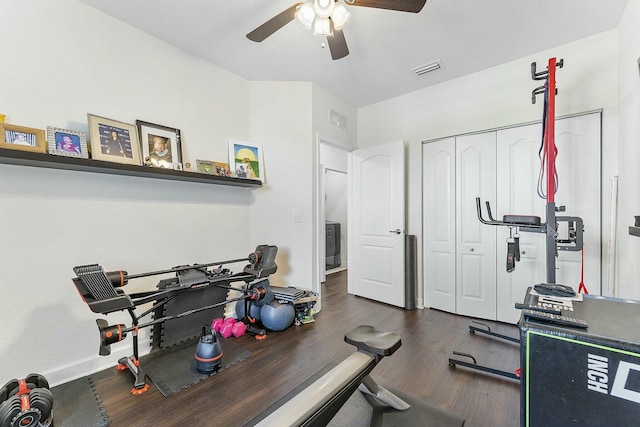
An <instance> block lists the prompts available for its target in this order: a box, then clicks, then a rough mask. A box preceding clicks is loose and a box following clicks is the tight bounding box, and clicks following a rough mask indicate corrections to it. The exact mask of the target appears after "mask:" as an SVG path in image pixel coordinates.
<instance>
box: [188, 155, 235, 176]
mask: <svg viewBox="0 0 640 427" xmlns="http://www.w3.org/2000/svg"><path fill="white" fill-rule="evenodd" d="M196 164H197V166H198V172H200V173H206V174H208V175H217V176H233V174H232V173H231V170H230V169H229V163H224V162H213V161H211V160H198V159H196Z"/></svg>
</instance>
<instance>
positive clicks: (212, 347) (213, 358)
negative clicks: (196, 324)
mask: <svg viewBox="0 0 640 427" xmlns="http://www.w3.org/2000/svg"><path fill="white" fill-rule="evenodd" d="M222 353H223V352H222V344H221V343H220V340H219V339H218V334H217V333H216V332H215V331H212V330H211V329H210V328H208V327H207V326H203V327H202V335H201V336H200V341H199V342H198V346H197V347H196V354H195V358H196V370H197V371H198V372H200V373H201V374H207V375H209V374H212V373H213V372H218V371H219V370H220V364H221V361H222Z"/></svg>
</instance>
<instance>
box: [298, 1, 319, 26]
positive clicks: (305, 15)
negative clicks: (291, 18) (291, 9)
mask: <svg viewBox="0 0 640 427" xmlns="http://www.w3.org/2000/svg"><path fill="white" fill-rule="evenodd" d="M295 17H296V20H297V21H298V22H299V23H300V24H301V25H302V26H303V27H304V28H306V29H307V30H309V29H311V25H312V24H313V20H314V19H315V17H316V12H315V11H314V10H313V2H312V1H306V2H304V3H302V4H301V5H300V6H298V10H296V13H295Z"/></svg>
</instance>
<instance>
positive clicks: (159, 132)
mask: <svg viewBox="0 0 640 427" xmlns="http://www.w3.org/2000/svg"><path fill="white" fill-rule="evenodd" d="M136 125H137V126H138V133H139V134H140V140H141V142H142V155H143V158H144V164H145V165H147V166H151V167H153V168H164V169H176V170H182V145H181V143H182V141H181V138H180V129H176V128H172V127H168V126H162V125H156V124H153V123H149V122H144V121H142V120H136Z"/></svg>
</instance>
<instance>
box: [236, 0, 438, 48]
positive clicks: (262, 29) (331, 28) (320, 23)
mask: <svg viewBox="0 0 640 427" xmlns="http://www.w3.org/2000/svg"><path fill="white" fill-rule="evenodd" d="M343 1H344V2H345V3H346V4H348V5H351V6H362V7H373V8H377V9H388V10H397V11H400V12H412V13H418V12H420V11H421V10H422V8H423V7H424V5H425V3H426V1H427V0H343ZM350 18H351V13H350V12H349V11H348V10H347V8H346V7H345V5H344V4H342V3H341V2H340V0H306V1H304V2H298V3H295V4H293V5H292V6H291V7H289V8H288V9H285V10H283V11H282V12H280V13H279V14H277V15H276V16H274V17H273V18H271V19H269V20H268V21H267V22H265V23H264V24H262V25H260V26H259V27H258V28H256V29H255V30H253V31H251V32H250V33H249V34H247V38H248V39H249V40H252V41H254V42H258V43H259V42H261V41H263V40H265V39H266V38H267V37H269V36H270V35H272V34H273V33H275V32H276V31H278V30H279V29H280V28H282V27H284V26H285V25H286V24H288V23H289V22H291V21H293V20H294V19H295V20H297V21H298V22H300V23H301V24H302V25H303V26H304V27H305V28H307V29H311V28H313V34H314V35H323V36H326V37H327V44H328V45H329V50H330V51H331V58H333V59H334V60H336V59H340V58H344V57H345V56H347V55H348V54H349V48H348V47H347V41H346V40H345V38H344V34H343V33H342V29H343V28H344V27H345V26H346V25H347V23H348V22H349V19H350Z"/></svg>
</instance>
